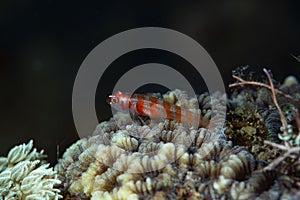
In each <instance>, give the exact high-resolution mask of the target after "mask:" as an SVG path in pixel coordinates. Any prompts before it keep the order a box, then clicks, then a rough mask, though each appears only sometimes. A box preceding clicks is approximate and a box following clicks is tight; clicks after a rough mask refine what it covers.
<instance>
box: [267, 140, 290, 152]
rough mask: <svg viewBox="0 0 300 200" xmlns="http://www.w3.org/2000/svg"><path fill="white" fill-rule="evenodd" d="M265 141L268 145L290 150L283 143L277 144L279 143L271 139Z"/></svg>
mask: <svg viewBox="0 0 300 200" xmlns="http://www.w3.org/2000/svg"><path fill="white" fill-rule="evenodd" d="M264 143H265V144H267V145H270V146H272V147H275V148H278V149H280V150H283V151H287V150H288V148H287V147H286V146H284V145H281V144H277V143H274V142H271V141H269V140H265V141H264Z"/></svg>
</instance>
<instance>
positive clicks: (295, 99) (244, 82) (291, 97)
mask: <svg viewBox="0 0 300 200" xmlns="http://www.w3.org/2000/svg"><path fill="white" fill-rule="evenodd" d="M232 77H233V78H234V79H236V80H238V81H240V82H237V83H232V84H229V87H236V86H242V85H256V86H260V87H265V88H268V89H269V90H271V86H270V85H267V84H265V83H260V82H256V81H246V80H244V79H242V78H240V77H238V76H235V75H232ZM274 91H275V92H276V93H277V94H280V95H282V96H284V97H286V98H288V99H291V100H293V101H295V102H300V99H298V98H295V97H293V96H291V95H289V94H286V93H284V92H282V91H280V90H278V89H276V88H274Z"/></svg>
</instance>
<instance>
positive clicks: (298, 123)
mask: <svg viewBox="0 0 300 200" xmlns="http://www.w3.org/2000/svg"><path fill="white" fill-rule="evenodd" d="M293 111H294V112H295V118H296V123H297V128H298V131H299V132H300V116H299V111H298V110H297V109H296V108H293Z"/></svg>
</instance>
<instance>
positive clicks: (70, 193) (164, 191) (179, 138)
mask: <svg viewBox="0 0 300 200" xmlns="http://www.w3.org/2000/svg"><path fill="white" fill-rule="evenodd" d="M176 92H177V93H178V92H179V91H176ZM171 95H173V94H172V92H171V93H169V96H166V95H165V96H164V98H165V99H168V98H170V99H171V100H172V99H173V101H175V103H178V104H181V106H187V107H189V106H190V104H191V105H192V104H193V101H194V100H193V99H192V100H191V101H188V100H187V99H186V97H184V98H183V99H185V103H183V102H184V101H183V100H180V98H173V97H170V96H171ZM176 96H177V97H178V96H180V95H176ZM181 96H184V95H181ZM207 96H208V95H205V97H204V96H203V95H202V96H200V97H199V98H201V99H202V100H203V101H200V106H199V107H200V109H203V110H204V108H205V112H203V111H202V110H201V111H202V112H201V114H202V116H205V115H206V118H207V120H208V121H209V120H210V119H211V118H212V117H214V115H213V113H214V112H213V111H211V105H209V103H211V101H204V99H207ZM176 101H181V102H176ZM201 102H202V104H201ZM203 102H208V103H206V105H203ZM214 106H215V107H218V106H216V105H214ZM190 108H191V109H193V106H191V107H190ZM220 112H221V116H222V115H224V114H225V111H224V110H221V111H220ZM222 112H223V113H222ZM219 114H220V113H219ZM114 118H115V119H111V120H110V121H107V122H102V123H100V124H99V125H98V127H97V128H96V130H95V132H94V136H92V137H90V138H83V139H81V140H79V141H78V142H76V143H75V144H73V145H72V146H71V147H69V149H67V151H66V152H65V154H64V155H63V157H62V159H60V161H59V163H58V164H57V165H56V167H55V169H56V170H57V171H58V177H59V179H60V180H61V181H62V184H61V185H60V189H61V190H62V192H63V195H64V197H65V199H69V198H80V199H176V198H177V199H251V198H254V197H258V196H259V195H260V194H262V193H263V192H264V191H266V190H267V189H268V188H269V187H271V186H272V185H273V183H274V180H275V178H276V176H275V174H274V173H273V172H272V171H267V172H264V171H263V170H262V169H263V167H264V166H265V165H266V163H265V162H263V161H261V160H258V159H256V158H255V157H254V156H253V155H252V154H250V153H249V151H248V150H247V149H246V148H244V147H241V146H233V145H232V142H230V141H227V140H226V137H225V134H224V128H223V122H224V120H222V119H221V118H220V119H219V120H218V119H217V120H216V121H215V122H216V123H220V124H219V127H218V126H216V127H215V128H210V127H211V126H209V124H206V123H205V124H200V126H201V127H200V128H198V129H189V128H187V127H185V126H184V125H182V124H181V123H179V122H176V121H170V120H165V121H164V122H160V123H150V124H148V125H143V126H141V125H139V124H132V121H131V119H130V116H129V115H126V114H123V113H117V114H116V115H115V116H114ZM116 118H117V119H116ZM215 125H216V124H215ZM213 127H214V126H213Z"/></svg>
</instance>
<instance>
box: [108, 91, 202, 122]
mask: <svg viewBox="0 0 300 200" xmlns="http://www.w3.org/2000/svg"><path fill="white" fill-rule="evenodd" d="M107 102H108V103H109V104H110V105H111V106H112V107H113V108H114V109H116V110H118V111H120V112H130V113H133V114H135V115H142V116H149V117H150V118H158V119H162V118H163V119H170V120H176V121H179V122H182V123H184V124H188V125H190V126H194V127H195V125H197V126H198V124H199V123H200V115H199V114H197V113H194V112H192V111H189V110H186V109H182V108H181V107H180V106H177V105H175V104H172V103H169V102H167V101H164V100H162V99H159V98H156V97H152V96H148V95H143V94H133V95H129V94H126V93H122V92H120V91H118V92H115V93H114V94H113V95H109V96H108V97H107Z"/></svg>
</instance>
